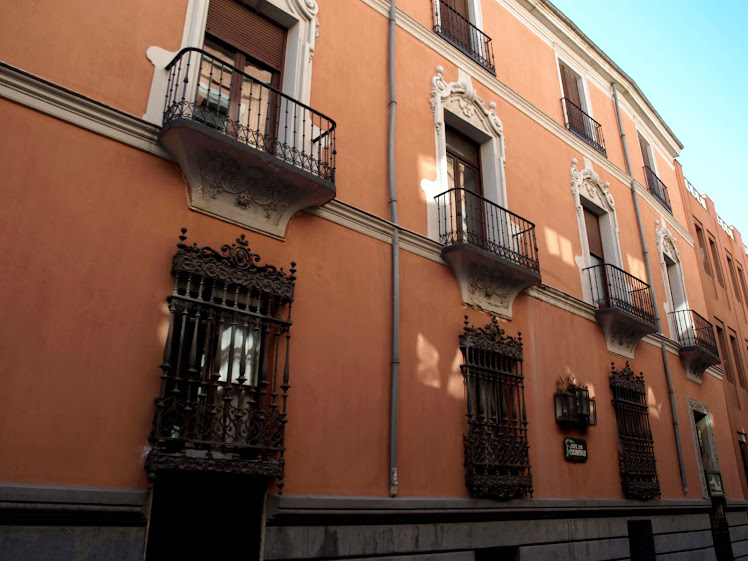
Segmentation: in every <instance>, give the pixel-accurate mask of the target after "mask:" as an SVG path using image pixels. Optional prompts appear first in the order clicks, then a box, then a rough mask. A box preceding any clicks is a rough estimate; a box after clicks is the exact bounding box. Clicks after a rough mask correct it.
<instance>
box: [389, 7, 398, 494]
mask: <svg viewBox="0 0 748 561" xmlns="http://www.w3.org/2000/svg"><path fill="white" fill-rule="evenodd" d="M395 12H396V7H395V0H390V39H389V73H390V130H389V139H388V144H389V146H388V152H387V168H388V175H389V184H390V221H391V222H392V224H393V227H392V369H391V378H390V496H391V497H395V496H397V422H398V409H397V407H398V406H397V403H398V394H399V386H400V231H399V226H398V221H397V188H396V187H397V186H396V183H395V114H396V111H397V101H396V96H395Z"/></svg>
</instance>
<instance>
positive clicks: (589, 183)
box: [569, 158, 623, 303]
mask: <svg viewBox="0 0 748 561" xmlns="http://www.w3.org/2000/svg"><path fill="white" fill-rule="evenodd" d="M569 173H570V175H571V194H572V196H573V197H574V208H575V210H576V215H577V227H578V229H579V239H580V241H581V242H582V254H581V255H578V256H576V257H575V258H574V261H575V262H576V264H577V267H578V268H579V278H580V282H581V284H582V293H583V295H584V300H585V301H586V302H588V303H592V292H591V289H590V287H589V283H587V282H586V279H587V275H586V273H585V272H584V270H585V269H586V268H587V267H591V266H592V265H593V263H592V256H591V255H590V244H589V240H588V239H587V226H586V224H585V219H584V206H585V205H584V202H586V203H587V204H588V205H589V206H592V207H594V208H595V209H596V210H597V213H598V215H599V216H600V218H603V220H601V222H600V237H601V238H602V242H603V251H604V252H605V257H606V259H607V262H608V263H610V264H612V265H615V266H616V267H619V268H621V269H623V256H622V254H621V244H620V242H619V231H618V217H617V216H616V205H615V201H614V199H613V195H612V194H611V193H610V189H609V186H610V184H609V183H608V182H607V181H606V182H605V183H603V182H602V181H600V178H599V176H598V175H597V173H596V172H595V170H594V169H593V168H592V164H591V163H589V162H585V167H584V169H582V170H581V171H579V170H578V169H577V159H576V158H572V159H571V169H570V170H569ZM583 187H584V189H583ZM583 199H584V202H583Z"/></svg>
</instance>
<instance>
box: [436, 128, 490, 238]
mask: <svg viewBox="0 0 748 561" xmlns="http://www.w3.org/2000/svg"><path fill="white" fill-rule="evenodd" d="M446 141H447V177H448V185H449V188H450V189H455V191H454V193H455V206H456V224H455V226H456V230H457V239H458V241H460V242H465V243H471V244H473V245H476V246H478V247H481V248H484V249H488V248H487V247H486V245H487V239H486V235H485V230H486V229H485V208H484V206H485V205H484V202H483V201H484V199H483V187H482V185H481V168H480V146H479V145H478V144H477V143H476V142H474V141H473V140H471V139H469V138H467V137H465V136H463V135H461V134H459V133H457V132H455V131H454V130H451V129H447V130H446Z"/></svg>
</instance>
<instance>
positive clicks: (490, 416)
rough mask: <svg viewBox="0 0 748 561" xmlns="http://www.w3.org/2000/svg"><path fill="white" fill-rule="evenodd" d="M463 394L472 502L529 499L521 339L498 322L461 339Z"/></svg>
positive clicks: (469, 330)
mask: <svg viewBox="0 0 748 561" xmlns="http://www.w3.org/2000/svg"><path fill="white" fill-rule="evenodd" d="M460 350H461V351H462V356H463V359H464V364H463V365H462V366H461V367H460V368H461V370H462V374H463V376H464V377H465V386H466V390H467V392H466V393H467V421H468V427H467V434H466V435H465V437H464V441H465V467H466V468H467V474H466V475H465V483H466V484H467V488H468V489H469V490H470V494H471V495H472V496H473V497H476V498H492V499H499V500H507V499H514V498H518V497H523V496H525V495H528V494H529V495H530V496H532V475H531V474H530V456H529V453H528V452H529V446H528V444H527V410H526V408H525V389H524V376H523V375H522V337H521V334H518V336H517V337H516V338H515V337H510V336H506V335H505V334H504V330H503V329H501V328H500V327H499V325H498V322H497V321H496V318H495V317H494V318H492V319H491V323H489V324H488V325H486V326H485V327H478V328H476V327H471V326H470V325H469V324H468V318H467V316H465V326H464V332H463V334H462V335H461V336H460Z"/></svg>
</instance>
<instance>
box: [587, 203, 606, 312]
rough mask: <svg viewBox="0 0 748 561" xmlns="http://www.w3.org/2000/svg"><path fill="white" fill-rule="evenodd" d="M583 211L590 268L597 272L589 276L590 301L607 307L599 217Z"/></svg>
mask: <svg viewBox="0 0 748 561" xmlns="http://www.w3.org/2000/svg"><path fill="white" fill-rule="evenodd" d="M583 210H584V225H585V229H586V231H587V246H588V247H589V252H590V266H592V267H595V266H597V265H599V267H596V270H597V271H598V272H599V274H597V275H594V274H593V275H590V279H594V280H592V283H593V286H592V287H591V289H592V299H593V302H594V303H595V304H603V305H605V306H607V302H608V301H609V299H610V287H609V286H608V285H609V281H608V274H607V273H608V271H607V269H606V268H605V267H604V265H605V249H604V247H603V238H602V234H601V232H600V217H599V216H597V215H596V214H595V213H594V212H592V211H591V210H589V209H587V208H583Z"/></svg>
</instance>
